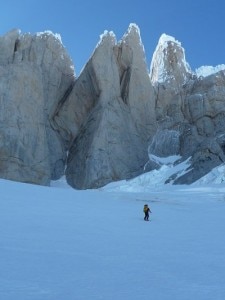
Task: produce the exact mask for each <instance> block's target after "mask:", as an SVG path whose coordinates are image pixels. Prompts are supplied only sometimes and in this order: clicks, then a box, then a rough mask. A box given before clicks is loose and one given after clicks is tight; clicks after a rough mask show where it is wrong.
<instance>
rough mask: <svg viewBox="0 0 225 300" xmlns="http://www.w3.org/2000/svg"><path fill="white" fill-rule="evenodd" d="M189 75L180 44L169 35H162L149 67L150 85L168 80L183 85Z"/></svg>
mask: <svg viewBox="0 0 225 300" xmlns="http://www.w3.org/2000/svg"><path fill="white" fill-rule="evenodd" d="M190 73H192V72H191V69H190V67H189V65H188V63H187V62H186V60H185V51H184V49H183V47H181V43H180V42H178V41H177V40H175V38H173V37H171V36H169V35H166V34H162V36H161V37H160V39H159V42H158V45H157V47H156V50H155V52H154V54H153V57H152V62H151V66H150V78H151V80H152V83H153V84H155V83H157V82H158V83H162V82H166V81H167V82H168V81H170V80H176V81H179V82H180V81H181V83H184V82H185V81H186V79H187V77H188V76H187V75H188V74H190Z"/></svg>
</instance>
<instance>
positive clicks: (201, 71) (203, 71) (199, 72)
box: [195, 64, 225, 77]
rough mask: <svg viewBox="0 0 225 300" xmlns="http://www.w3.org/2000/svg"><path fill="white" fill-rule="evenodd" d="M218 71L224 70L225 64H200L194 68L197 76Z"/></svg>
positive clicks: (204, 75)
mask: <svg viewBox="0 0 225 300" xmlns="http://www.w3.org/2000/svg"><path fill="white" fill-rule="evenodd" d="M219 71H224V72H225V65H224V64H222V65H218V66H215V67H213V66H202V67H200V68H198V69H196V70H195V73H196V75H197V76H198V77H206V76H209V75H212V74H215V73H217V72H219Z"/></svg>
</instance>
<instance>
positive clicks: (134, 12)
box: [0, 0, 225, 74]
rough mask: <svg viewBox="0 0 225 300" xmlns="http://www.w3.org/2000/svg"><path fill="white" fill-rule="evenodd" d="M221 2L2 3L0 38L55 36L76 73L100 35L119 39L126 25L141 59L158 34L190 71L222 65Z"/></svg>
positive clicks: (224, 13)
mask: <svg viewBox="0 0 225 300" xmlns="http://www.w3.org/2000/svg"><path fill="white" fill-rule="evenodd" d="M224 20H225V0H129V1H128V0H111V1H108V0H80V1H76V0H64V1H59V0H21V1H17V0H7V1H1V4H0V35H3V34H5V33H6V32H8V31H9V30H11V29H13V28H19V29H21V31H22V33H26V32H31V33H36V32H40V31H45V30H51V31H53V32H54V33H60V35H61V37H62V41H63V44H64V46H65V47H66V48H67V50H68V52H69V54H70V56H71V58H72V60H73V62H74V64H75V71H76V73H77V74H79V72H80V70H81V68H82V67H83V66H84V64H85V63H86V62H87V60H88V59H89V58H90V56H91V54H92V52H93V50H94V48H95V46H96V44H97V42H98V41H99V35H100V34H102V33H103V32H104V30H110V31H113V32H114V33H115V34H116V36H117V40H120V39H121V37H122V36H123V34H124V33H125V32H126V30H127V28H128V26H129V24H130V23H136V24H137V25H138V26H139V28H140V31H141V38H142V42H143V44H144V47H145V52H146V60H147V64H148V67H149V66H150V62H151V58H152V54H153V52H154V49H155V47H156V45H157V43H158V39H159V37H160V35H161V34H162V33H166V34H168V35H171V36H173V37H175V38H176V39H177V40H179V41H180V42H181V43H182V46H183V47H184V48H185V51H186V59H187V61H188V63H189V64H190V66H191V68H192V70H195V69H196V68H198V67H200V66H202V65H212V66H215V65H218V64H224V63H225V26H224V25H225V22H224Z"/></svg>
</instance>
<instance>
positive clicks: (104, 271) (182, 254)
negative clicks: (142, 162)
mask: <svg viewBox="0 0 225 300" xmlns="http://www.w3.org/2000/svg"><path fill="white" fill-rule="evenodd" d="M166 163H167V164H168V165H163V166H162V167H161V169H160V170H161V171H159V173H158V179H157V180H158V182H159V181H160V180H161V181H162V179H160V177H161V178H164V177H166V174H165V173H166V171H165V170H166V167H169V165H170V166H171V163H172V160H171V158H170V159H168V161H167V162H166ZM221 168H222V166H221ZM169 169H170V168H168V169H167V172H168V170H169ZM184 169H185V168H184ZM160 172H161V176H160ZM214 172H215V170H214ZM220 172H222V169H220ZM147 176H149V178H151V180H152V181H153V182H152V183H151V180H149V181H145V179H146V178H147ZM167 176H168V174H167ZM140 178H141V177H139V179H136V181H135V179H134V180H133V181H132V180H131V181H130V183H132V182H133V190H132V189H131V186H132V184H130V185H129V186H128V188H127V189H125V188H123V190H121V189H119V186H121V187H122V186H123V185H124V182H117V183H114V184H111V185H109V186H106V187H104V188H102V189H99V190H92V191H91V190H86V191H76V190H74V189H72V188H70V187H69V186H68V185H67V184H66V182H65V178H62V179H61V180H60V181H57V182H52V186H51V187H41V186H33V185H29V184H22V183H15V182H10V181H6V180H0V188H1V199H0V234H1V239H0V266H1V268H0V299H2V300H87V299H91V300H100V299H103V300H115V299H117V300H124V299H129V300H137V299H141V300H149V299H159V300H190V299H196V300H212V299H215V300H219V299H221V300H222V299H224V298H225V284H224V283H225V282H224V278H225V269H224V264H225V243H224V227H225V226H224V225H225V219H224V215H225V185H224V184H220V185H211V184H210V183H209V181H208V182H207V185H202V184H201V183H199V184H198V185H192V186H185V185H184V186H173V185H171V184H169V185H163V184H157V180H156V178H155V179H154V177H152V172H150V173H148V174H145V177H142V179H143V180H141V179H140ZM138 180H139V188H138V184H137V182H138ZM127 182H129V181H127ZM205 182H206V180H205ZM140 186H142V187H144V186H145V190H144V189H141V188H140ZM146 203H147V204H148V205H149V206H150V208H151V211H152V214H151V215H150V222H146V221H144V220H143V211H142V210H143V206H144V204H146Z"/></svg>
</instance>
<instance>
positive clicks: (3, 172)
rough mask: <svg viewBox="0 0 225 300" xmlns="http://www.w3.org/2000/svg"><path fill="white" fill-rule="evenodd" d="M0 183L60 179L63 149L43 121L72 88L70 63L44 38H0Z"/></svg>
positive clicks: (54, 43)
mask: <svg viewBox="0 0 225 300" xmlns="http://www.w3.org/2000/svg"><path fill="white" fill-rule="evenodd" d="M0 49H1V51H0V78H1V79H0V103H1V110H0V136H1V139H0V177H1V178H7V179H11V180H18V181H22V182H32V183H37V184H44V185H46V184H49V182H50V180H51V179H56V178H59V177H60V176H62V175H63V172H64V165H65V160H66V153H65V146H64V145H63V143H62V139H61V137H59V135H58V133H57V132H56V131H54V130H52V127H51V125H50V122H49V120H50V119H51V116H52V114H53V113H54V111H55V107H56V106H57V105H58V103H59V102H60V101H61V99H62V98H63V96H64V94H65V92H66V90H67V89H68V87H69V86H70V85H71V83H72V82H73V80H74V79H73V73H74V71H73V69H72V68H71V65H72V63H71V60H70V58H69V57H68V55H67V54H66V52H65V50H64V48H63V47H62V44H61V42H60V41H59V40H58V39H57V38H56V37H55V36H54V35H52V34H50V33H43V34H40V35H35V36H32V35H30V34H25V35H21V34H20V32H19V31H17V30H15V31H12V32H9V33H8V34H6V35H5V36H3V37H1V38H0Z"/></svg>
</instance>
